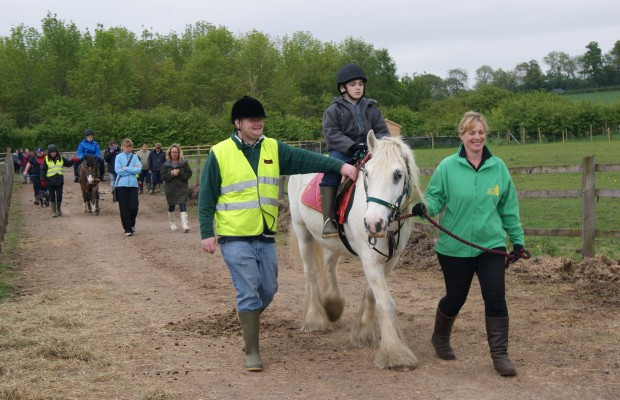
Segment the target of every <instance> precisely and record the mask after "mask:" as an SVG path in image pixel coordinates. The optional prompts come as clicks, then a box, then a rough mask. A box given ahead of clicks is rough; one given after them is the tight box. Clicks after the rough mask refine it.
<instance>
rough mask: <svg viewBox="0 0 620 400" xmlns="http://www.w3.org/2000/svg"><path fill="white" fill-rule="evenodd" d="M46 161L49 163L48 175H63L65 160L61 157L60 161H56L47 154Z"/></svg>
mask: <svg viewBox="0 0 620 400" xmlns="http://www.w3.org/2000/svg"><path fill="white" fill-rule="evenodd" d="M45 163H46V164H47V175H46V176H47V177H48V178H49V177H51V176H54V175H62V167H63V164H64V161H63V160H62V158H61V159H59V160H58V161H56V162H55V161H54V160H52V159H50V158H49V157H48V156H45Z"/></svg>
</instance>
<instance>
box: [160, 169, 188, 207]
mask: <svg viewBox="0 0 620 400" xmlns="http://www.w3.org/2000/svg"><path fill="white" fill-rule="evenodd" d="M176 168H177V169H178V170H179V175H177V176H172V170H173V169H175V166H174V165H173V164H172V162H171V161H170V160H166V162H164V164H163V165H162V166H161V169H160V172H161V178H162V179H163V180H164V182H165V183H164V193H166V202H167V203H168V205H170V206H172V205H176V204H180V203H187V196H188V192H189V187H188V186H189V185H188V183H187V181H189V178H191V177H192V169H191V168H190V167H189V164H188V163H187V162H185V161H181V162H180V163H179V164H177V165H176Z"/></svg>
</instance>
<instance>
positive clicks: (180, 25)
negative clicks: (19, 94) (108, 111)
mask: <svg viewBox="0 0 620 400" xmlns="http://www.w3.org/2000/svg"><path fill="white" fill-rule="evenodd" d="M571 3H577V4H571ZM48 11H50V12H52V13H55V14H56V15H57V17H58V18H59V19H61V20H64V21H65V22H67V23H69V22H73V23H75V24H76V26H77V27H78V28H79V29H80V31H82V32H83V31H85V30H86V29H88V30H90V31H91V32H94V30H95V28H96V26H97V23H100V24H103V26H104V28H109V27H114V26H123V27H126V28H128V29H129V30H131V31H133V32H135V33H137V34H140V32H142V30H143V29H149V30H152V31H153V32H156V33H160V34H163V35H166V34H168V33H170V32H173V31H174V32H178V33H181V32H183V31H184V30H185V27H186V26H187V25H192V24H194V23H196V22H198V21H206V22H209V23H212V24H214V25H218V26H225V27H226V28H228V29H229V30H230V31H231V32H233V33H235V34H242V33H244V32H248V31H250V30H252V29H256V30H258V31H261V32H263V33H266V34H269V35H270V36H271V37H274V38H275V37H282V36H284V35H290V34H292V33H294V32H297V31H308V32H310V33H312V35H313V36H314V37H315V38H317V39H320V40H321V41H323V42H327V41H331V42H335V43H339V42H341V41H342V40H344V39H345V38H347V37H349V36H352V37H354V38H358V39H362V40H363V41H364V42H366V43H369V44H372V45H373V46H374V47H375V48H385V49H387V50H388V52H389V54H390V55H391V56H392V59H393V60H394V61H395V62H396V66H397V69H398V74H399V75H403V74H409V75H412V74H414V73H424V72H427V73H432V74H435V75H438V76H440V77H442V78H445V77H446V76H447V71H448V70H449V69H452V68H462V69H465V70H466V71H467V73H468V75H469V77H470V83H472V82H473V77H474V74H475V71H476V69H477V68H478V67H480V66H482V65H485V64H486V65H490V66H491V67H492V68H493V69H498V68H502V69H514V67H515V66H516V65H517V64H518V63H520V62H523V61H529V60H531V59H535V60H537V61H538V62H539V63H540V65H541V67H542V69H543V71H546V69H547V66H546V65H545V64H544V62H543V57H544V56H546V55H547V54H548V53H549V52H551V51H563V52H566V53H568V54H570V55H571V56H577V55H581V54H583V53H584V52H585V51H586V49H585V46H586V45H587V44H588V43H589V42H591V41H595V42H598V44H599V46H600V48H601V50H602V51H603V53H607V52H609V51H610V50H611V49H612V47H613V45H614V43H615V42H616V41H617V40H620V1H619V0H588V1H579V2H573V1H566V0H520V1H514V0H513V1H502V0H494V1H493V0H468V1H446V0H429V1H417V0H400V1H396V0H375V1H370V0H357V1H348V0H312V1H296V0H288V1H286V0H251V1H250V0H217V1H211V0H175V1H164V0H105V1H101V0H96V1H93V0H0V35H2V36H6V35H9V34H10V30H11V28H12V27H14V26H17V25H19V24H24V25H26V26H30V27H34V28H37V29H38V30H39V31H41V20H42V19H43V18H44V17H45V15H46V14H47V12H48Z"/></svg>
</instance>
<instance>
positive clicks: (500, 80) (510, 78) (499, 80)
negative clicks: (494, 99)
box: [492, 68, 517, 92]
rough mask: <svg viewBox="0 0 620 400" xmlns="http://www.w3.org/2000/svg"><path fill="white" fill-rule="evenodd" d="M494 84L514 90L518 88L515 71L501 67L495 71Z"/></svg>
mask: <svg viewBox="0 0 620 400" xmlns="http://www.w3.org/2000/svg"><path fill="white" fill-rule="evenodd" d="M492 82H493V85H495V86H499V87H501V88H503V89H506V90H510V91H511V92H514V91H516V90H517V76H516V74H515V72H514V71H504V70H503V69H501V68H499V69H497V70H495V72H493V81H492Z"/></svg>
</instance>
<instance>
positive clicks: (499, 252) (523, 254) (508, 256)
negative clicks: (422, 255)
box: [394, 211, 532, 268]
mask: <svg viewBox="0 0 620 400" xmlns="http://www.w3.org/2000/svg"><path fill="white" fill-rule="evenodd" d="M411 217H413V214H406V215H401V216H400V217H398V218H394V219H398V220H402V219H407V218H411ZM424 218H426V220H427V221H428V222H430V223H431V224H432V225H433V226H434V227H435V228H437V229H439V230H440V231H442V232H443V233H445V234H446V235H448V236H450V237H451V238H453V239H455V240H458V241H459V242H461V243H464V244H466V245H468V246H471V247H473V248H474V249H478V250H482V251H484V252H486V253H491V254H497V255H499V256H504V257H506V264H505V267H506V268H508V264H510V262H511V261H512V260H513V259H514V258H515V257H514V256H513V255H511V254H510V253H507V252H505V251H503V250H493V249H487V248H486V247H482V246H478V245H477V244H474V243H471V242H468V241H467V240H465V239H462V238H460V237H458V236H456V235H455V234H454V233H452V232H450V231H448V230H447V229H446V228H444V227H443V226H441V225H439V224H438V223H437V222H435V221H433V219H432V218H431V217H429V216H428V214H427V213H426V211H424ZM519 257H520V258H523V259H525V260H529V259H530V258H531V257H532V255H531V254H530V252H529V251H527V250H525V249H521V251H520V253H519Z"/></svg>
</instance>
